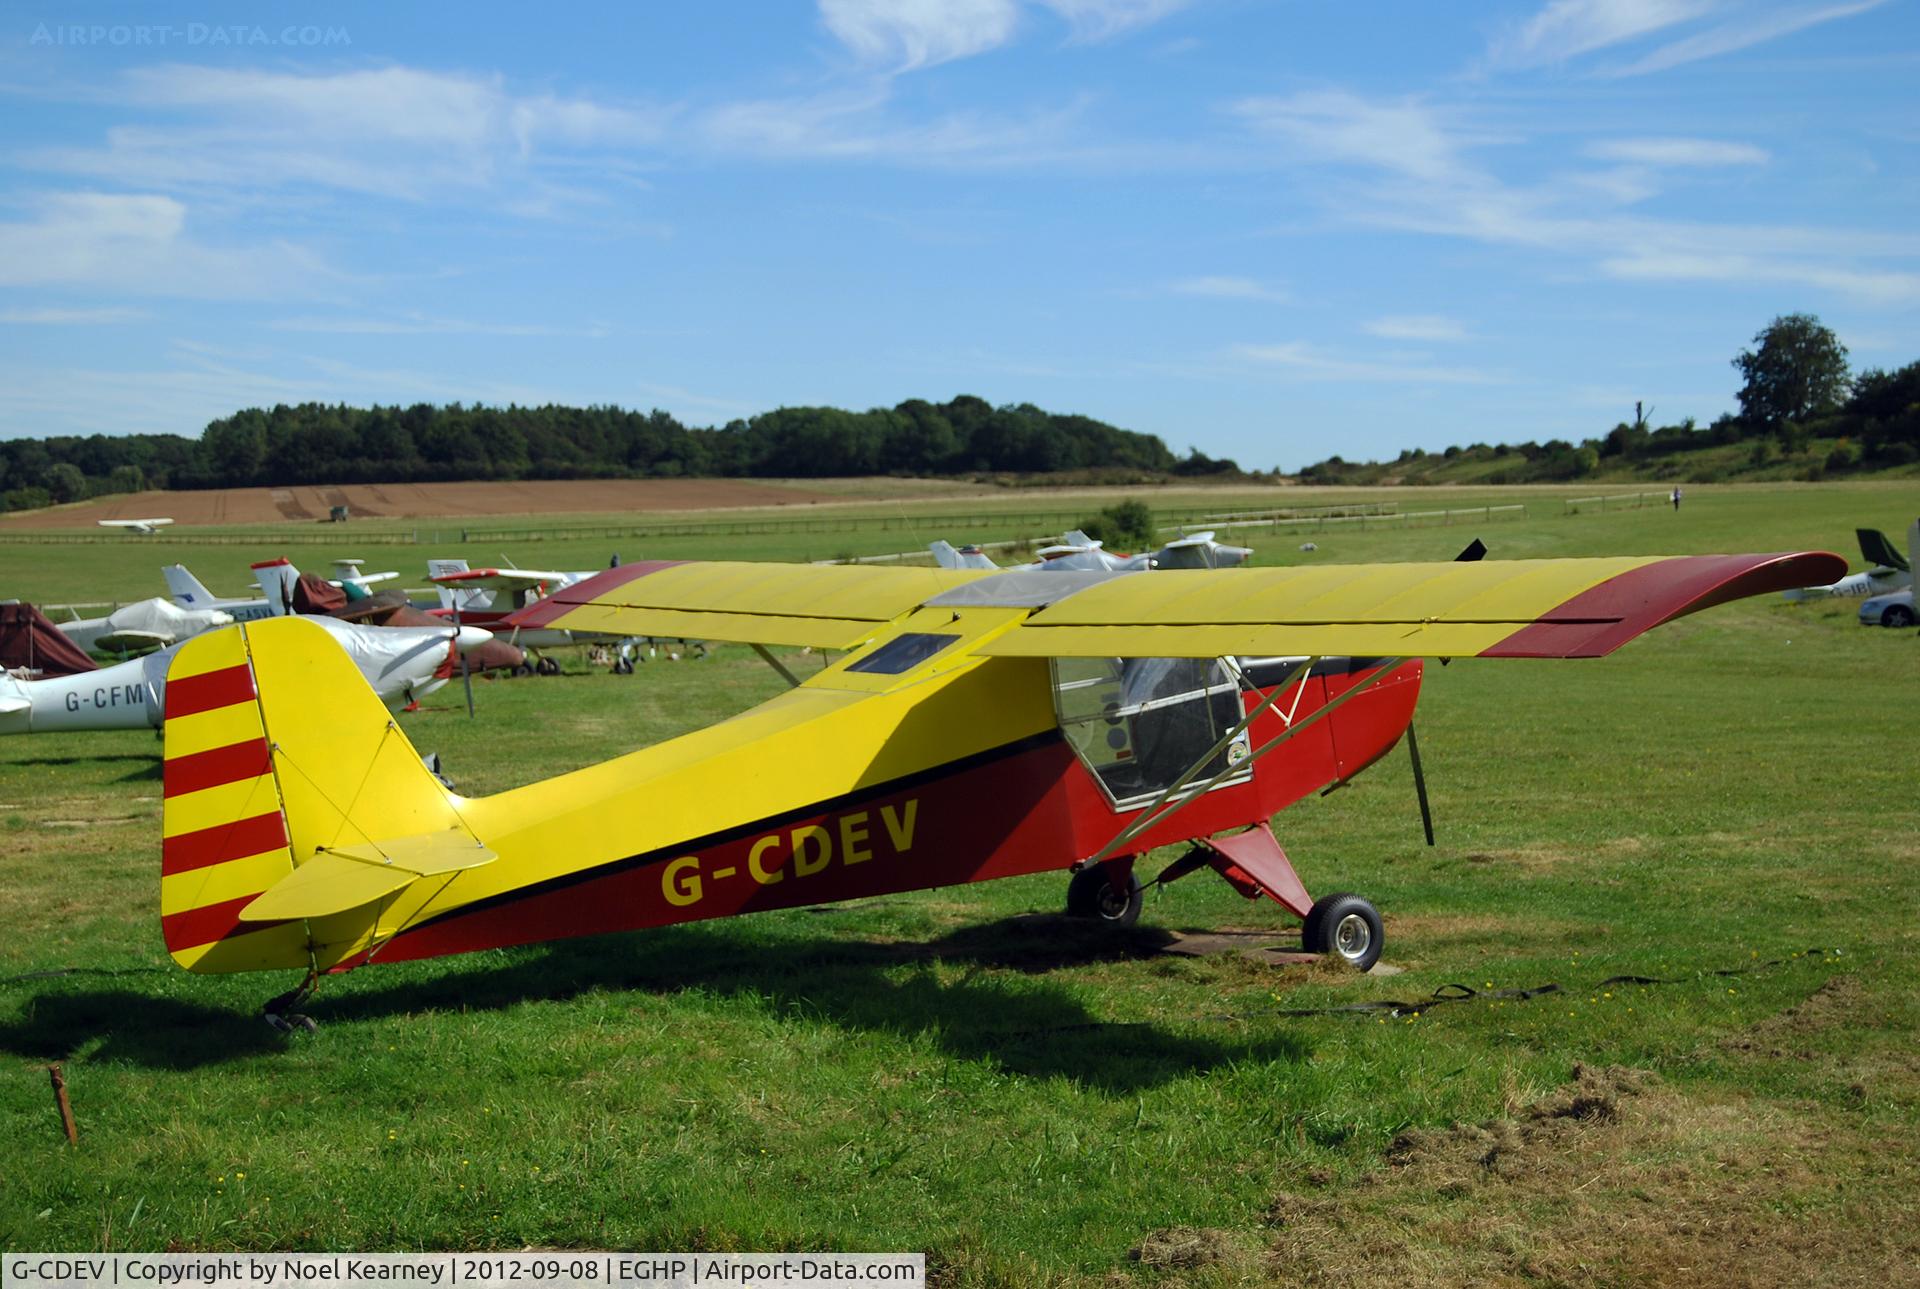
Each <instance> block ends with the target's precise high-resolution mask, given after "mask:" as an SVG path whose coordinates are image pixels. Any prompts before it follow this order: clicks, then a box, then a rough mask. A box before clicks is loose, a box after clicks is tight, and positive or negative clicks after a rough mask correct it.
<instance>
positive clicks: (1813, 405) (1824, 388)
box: [1733, 313, 1850, 427]
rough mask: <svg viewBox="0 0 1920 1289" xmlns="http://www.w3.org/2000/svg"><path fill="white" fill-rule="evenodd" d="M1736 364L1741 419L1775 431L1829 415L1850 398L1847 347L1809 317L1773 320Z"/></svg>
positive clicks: (1791, 314) (1838, 338) (1817, 321)
mask: <svg viewBox="0 0 1920 1289" xmlns="http://www.w3.org/2000/svg"><path fill="white" fill-rule="evenodd" d="M1753 343H1754V345H1755V346H1756V348H1754V349H1744V350H1742V351H1741V352H1740V354H1739V356H1738V357H1736V358H1735V359H1734V360H1733V365H1734V367H1735V368H1737V369H1738V370H1739V372H1740V375H1741V376H1742V377H1743V378H1744V379H1745V381H1746V383H1745V384H1744V385H1743V386H1741V389H1740V414H1741V417H1742V418H1743V419H1744V420H1746V421H1748V422H1750V423H1752V424H1755V425H1761V426H1767V427H1772V426H1775V425H1778V424H1780V423H1781V422H1782V421H1804V420H1806V419H1807V418H1808V417H1811V416H1817V415H1819V414H1821V413H1823V412H1830V411H1832V410H1833V409H1835V408H1837V407H1839V406H1840V403H1841V401H1842V400H1843V399H1845V398H1846V396H1847V390H1848V387H1849V384H1850V382H1849V380H1848V378H1847V347H1846V346H1845V345H1843V344H1841V343H1840V337H1838V336H1836V335H1834V334H1833V332H1832V331H1831V330H1829V329H1828V328H1827V327H1824V326H1822V325H1821V323H1820V319H1818V318H1816V317H1814V316H1813V315H1812V314H1810V313H1789V314H1785V315H1783V316H1781V317H1778V318H1775V319H1774V320H1773V321H1772V322H1770V323H1769V324H1767V326H1766V327H1765V328H1763V329H1762V330H1761V331H1760V332H1759V333H1758V334H1756V335H1755V336H1754V338H1753Z"/></svg>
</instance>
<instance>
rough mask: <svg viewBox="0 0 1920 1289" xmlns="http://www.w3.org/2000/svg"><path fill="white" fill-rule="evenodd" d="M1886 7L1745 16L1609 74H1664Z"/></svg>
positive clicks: (1865, 3)
mask: <svg viewBox="0 0 1920 1289" xmlns="http://www.w3.org/2000/svg"><path fill="white" fill-rule="evenodd" d="M1885 3H1886V0H1860V2H1859V3H1854V4H1841V5H1830V6H1828V7H1826V8H1822V9H1808V8H1804V7H1802V8H1794V9H1778V10H1775V11H1774V12H1772V13H1766V14H1758V15H1753V16H1748V15H1745V14H1742V15H1741V16H1740V17H1738V18H1736V19H1735V20H1733V21H1731V22H1724V23H1721V24H1720V25H1718V26H1715V27H1710V28H1708V29H1707V30H1705V31H1702V32H1697V33H1695V34H1694V35H1691V36H1687V37H1685V38H1683V39H1680V40H1676V41H1674V42H1673V43H1672V44H1668V45H1662V46H1661V47H1660V48H1658V49H1656V50H1654V51H1653V52H1652V53H1650V54H1648V55H1647V56H1646V57H1644V58H1642V59H1640V60H1638V61H1637V62H1634V63H1630V64H1628V65H1627V66H1625V67H1617V68H1613V69H1610V70H1609V71H1608V72H1607V74H1608V75H1611V76H1642V75H1645V74H1647V73H1648V72H1663V71H1666V70H1667V69H1668V68H1671V67H1679V66H1681V65H1682V64H1685V63H1694V62H1699V61H1700V60H1701V59H1703V58H1716V57H1718V56H1719V55H1721V54H1731V53H1733V52H1735V51H1736V50H1741V49H1746V48H1748V47H1749V46H1752V45H1758V44H1761V43H1763V42H1765V41H1769V40H1777V39H1778V38H1779V37H1781V36H1787V35H1791V34H1792V33H1794V32H1796V31H1802V30H1805V29H1806V28H1808V27H1814V26H1818V25H1819V24H1820V23H1823V22H1832V21H1834V20H1835V19H1837V18H1851V17H1853V16H1854V15H1855V14H1860V13H1865V12H1866V11H1867V10H1869V9H1877V8H1879V7H1880V6H1881V5H1882V4H1885Z"/></svg>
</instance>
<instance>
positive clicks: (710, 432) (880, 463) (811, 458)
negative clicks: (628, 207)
mask: <svg viewBox="0 0 1920 1289" xmlns="http://www.w3.org/2000/svg"><path fill="white" fill-rule="evenodd" d="M1081 470H1120V471H1128V472H1134V473H1138V474H1169V473H1170V474H1182V475H1209V474H1231V473H1237V472H1238V468H1237V467H1236V466H1235V464H1234V463H1233V462H1232V461H1222V460H1214V459H1212V458H1210V457H1207V456H1206V455H1205V454H1203V453H1201V452H1198V451H1197V450H1196V451H1190V452H1189V454H1188V455H1187V456H1186V457H1184V458H1177V457H1175V455H1174V454H1173V453H1172V452H1171V451H1170V450H1168V448H1167V445H1166V444H1165V443H1163V442H1162V441H1161V440H1160V439H1159V437H1157V436H1156V435H1152V434H1142V433H1138V432H1136V431H1132V430H1123V429H1120V428H1118V427H1116V426H1112V425H1108V424H1106V423H1105V422H1103V421H1098V420H1095V419H1093V418H1092V417H1088V416H1078V415H1072V414H1062V413H1057V412H1048V411H1044V410H1042V409H1041V408H1038V407H1035V406H1033V405H1032V404H1031V403H1018V404H1008V405H1006V406H1002V407H995V406H993V405H992V404H990V403H988V402H986V401H985V400H984V399H980V398H975V397H973V396H972V395H967V394H963V395H960V396H959V397H957V398H954V399H952V400H950V401H948V402H946V403H930V402H928V401H926V400H925V399H917V398H916V399H909V400H908V401H906V402H904V403H901V404H900V405H899V406H897V407H891V408H873V409H871V410H869V411H864V412H850V411H845V410H842V409H840V408H837V407H783V408H779V409H777V410H775V411H771V412H765V413H762V414H760V415H758V416H754V417H751V418H747V419H744V420H735V421H732V422H730V423H728V424H726V425H724V426H720V427H717V428H696V427H690V426H687V425H683V424H682V423H681V422H680V421H679V420H677V419H676V418H674V417H673V416H671V415H669V414H668V413H666V412H663V411H659V410H655V411H651V412H639V411H629V410H626V409H623V408H619V407H613V406H604V407H598V406H596V407H561V406H553V405H550V406H546V407H518V406H508V407H486V406H466V405H463V404H460V403H454V404H450V405H447V406H444V407H443V406H435V405H432V404H427V403H418V404H415V405H413V406H411V407H378V406H376V407H348V406H345V405H343V404H323V403H302V404H300V405H298V406H287V405H284V404H282V405H280V406H277V407H273V408H257V407H254V408H247V409H245V410H244V411H239V412H235V413H234V414H233V415H232V416H224V417H221V418H219V419H218V420H215V421H213V422H211V423H209V424H208V426H207V427H206V430H205V431H204V432H203V433H202V434H201V435H200V437H199V438H198V439H190V438H185V437H183V436H180V435H174V434H128V435H104V434H95V435H90V436H87V437H84V438H82V437H56V438H46V439H13V440H9V441H4V442H0V498H4V500H5V502H6V506H7V508H8V509H28V508H34V507H38V506H44V505H47V504H50V503H59V502H67V501H76V500H80V499H83V498H85V497H88V496H97V495H102V494H105V493H109V492H137V491H139V490H141V489H142V488H231V487H244V486H250V485H268V486H276V487H286V486H292V485H298V484H333V483H405V482H412V481H427V480H469V479H502V480H510V479H604V478H680V477H746V478H825V477H835V476H852V475H879V474H902V475H920V474H966V473H972V472H986V473H1002V472H1018V473H1035V474H1047V473H1057V472H1063V471H1081Z"/></svg>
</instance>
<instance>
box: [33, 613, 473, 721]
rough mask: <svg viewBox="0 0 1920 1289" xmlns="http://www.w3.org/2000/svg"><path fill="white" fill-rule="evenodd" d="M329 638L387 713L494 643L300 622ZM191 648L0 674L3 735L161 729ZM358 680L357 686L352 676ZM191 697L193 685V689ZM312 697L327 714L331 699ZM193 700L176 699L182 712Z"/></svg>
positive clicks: (452, 633) (460, 634)
mask: <svg viewBox="0 0 1920 1289" xmlns="http://www.w3.org/2000/svg"><path fill="white" fill-rule="evenodd" d="M301 620H302V621H305V622H312V623H313V624H314V625H315V626H316V627H317V628H318V629H319V630H320V631H322V632H323V633H324V635H325V636H326V637H327V638H328V641H329V643H327V644H326V645H325V648H326V649H327V650H329V651H330V652H331V653H332V654H333V655H334V656H336V657H337V658H338V660H339V662H340V666H341V667H342V668H345V669H346V670H344V671H343V672H342V673H341V674H342V676H343V677H344V678H345V680H346V681H348V682H351V683H353V685H354V688H355V689H356V690H358V691H360V692H361V693H365V692H366V690H367V689H368V688H369V687H370V688H371V689H372V691H373V694H374V695H375V696H376V697H378V698H379V700H380V701H381V702H382V703H384V704H386V705H387V706H389V707H398V706H401V705H403V704H407V703H413V702H418V701H419V700H420V699H422V698H424V697H426V696H427V695H428V694H431V693H433V692H434V691H435V690H437V689H439V688H440V687H441V686H442V685H445V684H446V683H447V681H448V680H449V679H451V678H452V676H453V674H454V668H455V667H456V666H457V665H458V664H457V661H456V660H457V658H458V656H459V654H460V653H463V652H465V651H467V650H469V649H476V648H479V647H480V646H482V645H487V644H491V643H492V641H493V636H492V635H491V634H490V633H488V632H485V631H481V630H479V629H477V628H471V627H462V628H460V629H458V630H457V631H456V630H455V629H454V628H452V627H361V626H355V625H353V624H352V623H348V622H336V621H334V620H333V619H331V618H303V619H301ZM190 643H192V642H191V641H186V642H183V643H182V644H177V645H171V646H169V647H167V648H165V649H161V650H159V651H157V652H155V653H150V654H147V655H146V656H145V657H141V658H131V659H128V660H127V661H126V662H121V663H115V664H114V665H112V666H110V667H102V668H100V669H99V670H98V671H88V672H81V673H78V674H76V675H72V676H60V677H51V678H48V679H44V680H16V679H14V678H13V677H12V676H9V675H6V674H5V673H3V672H0V734H45V733H58V732H63V731H68V730H128V729H148V728H154V729H157V728H159V726H160V722H161V715H162V713H164V712H165V711H167V710H168V709H167V706H166V702H167V684H168V668H169V667H170V666H171V665H172V663H173V660H174V658H175V657H176V656H177V655H178V654H179V652H180V650H181V649H183V648H185V647H186V645H187V644H190ZM356 671H357V673H358V679H357V680H356V679H355V672H356ZM189 690H191V685H190V684H189ZM321 694H325V691H322V690H315V691H311V692H309V694H308V699H309V701H312V702H314V703H315V706H316V708H317V709H318V710H321V711H325V710H327V709H328V707H329V705H330V704H331V702H332V700H333V696H332V695H331V694H325V697H318V698H317V697H316V695H321ZM193 701H195V700H193V699H192V698H190V697H189V698H187V699H179V700H178V701H176V703H175V708H176V709H177V710H184V709H185V708H186V707H190V706H191V705H192V702H193Z"/></svg>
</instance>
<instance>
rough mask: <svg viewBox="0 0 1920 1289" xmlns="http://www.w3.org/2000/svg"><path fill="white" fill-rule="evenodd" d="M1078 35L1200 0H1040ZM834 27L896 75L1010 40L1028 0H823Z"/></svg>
mask: <svg viewBox="0 0 1920 1289" xmlns="http://www.w3.org/2000/svg"><path fill="white" fill-rule="evenodd" d="M1037 3H1038V4H1039V6H1040V7H1042V8H1045V9H1048V10H1051V11H1052V12H1053V13H1054V14H1055V15H1056V16H1057V17H1059V18H1060V19H1061V20H1063V21H1064V22H1065V23H1066V24H1067V26H1068V28H1069V30H1070V32H1071V39H1073V40H1075V41H1087V42H1093V41H1101V40H1107V39H1110V38H1112V37H1114V36H1118V35H1120V34H1122V33H1123V32H1128V31H1132V30H1133V29H1135V28H1137V27H1145V26H1148V25H1150V24H1152V23H1156V22H1158V21H1160V20H1161V19H1162V18H1165V17H1166V16H1167V15H1168V14H1171V13H1174V12H1177V11H1178V10H1180V9H1184V8H1186V7H1187V5H1188V4H1190V3H1192V0H1037ZM819 5H820V20H821V22H823V23H825V24H826V28H827V30H828V31H830V32H832V33H833V34H834V36H835V37H836V38H837V39H838V40H839V41H840V43H841V44H843V45H845V46H846V47H847V49H848V50H849V51H851V52H852V53H853V54H854V56H855V57H857V58H859V59H860V60H861V61H862V62H864V63H867V64H868V65H870V66H873V67H877V68H881V69H883V70H885V71H886V72H888V73H897V72H907V71H913V70H914V69H916V68H921V67H934V66H937V65H939V64H941V63H950V62H953V61H955V60H956V59H961V58H971V57H973V56H974V55H976V54H984V53H986V52H988V51H989V50H994V49H998V48H1000V47H1001V46H1002V45H1005V44H1008V43H1009V42H1011V41H1012V40H1013V38H1014V36H1015V35H1016V34H1017V33H1018V31H1019V29H1020V25H1021V18H1022V8H1021V3H1020V0H819Z"/></svg>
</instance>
